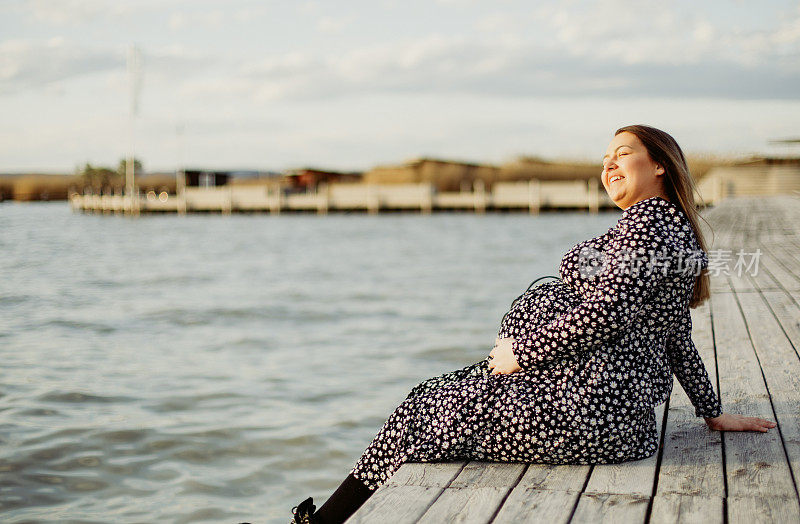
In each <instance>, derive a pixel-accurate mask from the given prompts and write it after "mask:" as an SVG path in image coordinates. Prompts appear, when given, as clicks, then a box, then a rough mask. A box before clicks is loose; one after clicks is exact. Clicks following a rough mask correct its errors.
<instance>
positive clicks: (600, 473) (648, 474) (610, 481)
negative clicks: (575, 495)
mask: <svg viewBox="0 0 800 524" xmlns="http://www.w3.org/2000/svg"><path fill="white" fill-rule="evenodd" d="M655 411H656V424H657V425H658V429H659V435H661V433H662V431H663V430H664V425H663V420H664V405H663V404H662V405H660V406H658V407H657V408H656V410H655ZM657 463H658V453H657V452H656V453H655V454H654V455H653V456H652V457H648V458H645V459H642V460H635V461H632V462H624V463H622V464H601V465H598V466H595V467H594V468H593V469H592V473H591V475H590V477H589V483H588V484H587V485H586V489H585V492H586V493H621V494H635V495H641V496H645V497H650V496H651V495H652V494H653V484H654V482H655V478H656V465H657Z"/></svg>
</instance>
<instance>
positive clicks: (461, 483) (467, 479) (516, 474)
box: [450, 461, 526, 488]
mask: <svg viewBox="0 0 800 524" xmlns="http://www.w3.org/2000/svg"><path fill="white" fill-rule="evenodd" d="M525 468H526V465H525V464H521V463H515V462H479V461H474V462H468V463H467V465H466V466H464V469H463V470H461V473H459V475H458V476H457V477H456V478H455V479H454V480H453V482H452V483H451V484H450V486H451V487H453V488H474V487H484V486H487V487H508V488H513V487H514V486H516V485H517V483H518V482H519V480H520V478H521V477H522V474H523V473H525Z"/></svg>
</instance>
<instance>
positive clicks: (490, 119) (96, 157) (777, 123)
mask: <svg viewBox="0 0 800 524" xmlns="http://www.w3.org/2000/svg"><path fill="white" fill-rule="evenodd" d="M131 46H136V48H137V49H138V50H139V51H140V53H141V56H142V76H141V90H140V96H139V104H138V111H137V113H136V115H135V116H134V117H133V118H131V116H130V113H131V111H130V107H131V103H130V95H129V93H130V82H129V74H128V71H127V67H126V57H127V55H128V53H129V49H130V47H131ZM0 114H2V123H1V124H0V172H22V171H40V172H64V173H68V172H74V170H75V169H76V168H77V167H78V166H82V165H83V164H85V163H86V162H90V163H92V164H95V165H113V166H115V165H116V164H117V162H118V161H119V159H120V158H122V157H123V156H125V154H126V153H127V152H128V151H129V150H130V148H131V143H133V144H134V149H135V151H136V156H137V157H138V158H140V159H141V160H142V162H143V164H144V167H145V169H146V170H148V171H168V170H173V169H175V168H176V167H178V166H187V167H195V168H207V169H258V170H282V169H287V168H297V167H321V168H329V169H339V170H363V169H369V168H370V167H373V166H375V165H385V164H397V163H401V162H404V161H407V160H409V159H412V158H416V157H420V156H432V157H437V158H446V159H452V160H463V161H471V162H486V163H503V162H508V161H511V160H513V159H514V158H516V157H518V156H520V155H533V156H539V157H544V158H550V159H575V160H586V161H596V162H597V163H598V165H599V163H600V158H601V157H602V155H603V154H604V152H605V149H606V147H607V146H608V143H609V142H610V140H611V138H612V137H613V133H614V131H615V130H616V129H617V128H619V127H621V126H623V125H627V124H633V123H641V124H648V125H653V126H655V127H659V128H661V129H663V130H665V131H667V132H669V133H670V134H672V135H673V136H674V137H675V138H676V139H677V140H678V142H679V143H680V144H681V146H682V147H683V149H684V151H685V152H686V153H688V154H714V155H736V156H746V155H753V154H793V155H796V154H800V151H798V149H797V148H792V147H789V146H779V145H775V144H771V143H770V141H771V140H775V139H785V138H795V137H798V136H800V2H798V1H794V2H789V1H782V0H774V1H769V0H765V1H762V2H746V1H732V0H728V1H726V0H709V1H706V2H694V1H684V0H679V1H670V2H663V1H659V2H655V1H650V0H639V1H632V0H628V1H621V0H597V1H570V0H560V1H552V0H540V1H538V2H530V1H522V0H491V1H477V0H476V1H470V0H425V1H417V0H403V1H400V0H369V1H366V0H364V1H361V0H358V1H355V0H339V1H337V2H330V1H329V2H322V1H304V0H294V1H270V0H259V1H247V0H226V1H225V2H222V1H217V2H211V1H205V0H191V1H190V0H136V1H123V0H118V1H103V0H26V1H23V0H3V1H2V2H0ZM131 121H132V122H133V125H131V124H130V122H131Z"/></svg>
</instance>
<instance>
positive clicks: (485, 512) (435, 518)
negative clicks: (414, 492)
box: [392, 486, 511, 524]
mask: <svg viewBox="0 0 800 524" xmlns="http://www.w3.org/2000/svg"><path fill="white" fill-rule="evenodd" d="M510 490H511V488H510V487H494V486H480V487H461V488H453V487H449V488H446V489H445V490H444V491H443V492H442V494H441V495H440V496H439V498H438V499H436V502H434V504H433V505H432V506H431V507H430V508H429V509H428V511H427V512H425V514H424V515H423V516H422V518H421V519H420V520H419V522H420V524H439V523H441V522H464V523H476V524H477V523H481V524H483V523H485V522H489V521H490V520H491V519H492V516H493V515H494V514H495V513H496V512H497V508H498V507H499V506H500V504H501V503H502V502H503V500H504V499H505V498H506V496H507V495H508V492H509V491H510ZM393 521H394V520H392V522H393Z"/></svg>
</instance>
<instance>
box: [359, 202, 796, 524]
mask: <svg viewBox="0 0 800 524" xmlns="http://www.w3.org/2000/svg"><path fill="white" fill-rule="evenodd" d="M703 216H704V217H705V218H706V220H708V222H709V223H710V224H711V226H712V227H713V229H714V231H715V237H714V238H713V242H712V236H711V234H710V233H708V232H706V241H707V244H708V251H709V255H710V256H709V258H710V259H713V258H715V257H716V258H717V259H718V260H723V259H725V257H726V255H727V254H730V257H731V258H730V260H729V261H728V263H727V264H725V265H724V266H723V267H719V266H718V267H719V271H718V272H717V274H714V272H713V271H712V275H711V282H712V296H711V299H710V300H709V301H707V302H706V303H704V304H703V305H702V306H700V307H699V308H696V309H693V310H692V322H693V339H694V342H695V345H696V346H697V348H698V350H699V351H700V354H701V356H702V358H703V360H704V361H705V363H706V367H707V369H708V371H709V375H710V377H711V380H712V382H713V383H714V385H715V388H716V389H717V391H718V393H719V394H720V395H721V399H722V405H723V409H724V410H725V411H726V412H729V413H738V414H743V415H749V416H758V417H762V418H766V419H769V420H775V421H776V422H777V423H778V426H777V427H776V428H773V429H771V430H770V431H769V432H768V433H751V432H725V433H721V432H717V431H711V430H709V429H708V428H707V427H706V425H705V423H704V421H703V419H702V418H699V417H695V415H694V408H693V407H692V406H691V403H690V402H689V399H688V398H687V397H686V395H685V393H684V392H683V390H682V389H681V387H680V385H679V384H678V382H677V381H676V382H675V385H674V388H673V393H672V396H671V397H670V399H669V400H668V401H667V403H665V404H664V405H662V406H660V407H659V408H658V409H657V416H658V420H660V421H661V435H662V437H661V443H662V444H661V446H660V449H659V451H658V453H657V454H656V455H654V456H653V457H651V458H648V459H644V460H640V461H635V462H628V463H625V464H616V465H598V466H552V465H541V464H519V463H486V462H451V463H429V464H419V463H409V464H405V465H403V466H402V467H401V468H400V469H399V470H398V471H397V472H396V473H395V475H394V476H393V477H392V478H391V479H390V480H389V482H388V483H386V484H385V485H384V486H382V487H381V488H380V489H379V490H378V491H377V492H376V493H375V494H374V495H373V496H372V498H370V499H369V500H368V501H367V502H366V504H365V505H364V506H362V508H361V509H360V510H359V511H358V512H357V513H356V514H355V515H353V517H352V518H351V519H350V520H348V522H350V523H383V522H391V523H393V524H401V523H415V522H430V523H440V522H467V523H471V522H475V523H488V522H495V523H498V522H547V523H551V522H552V523H566V522H610V523H611V522H613V523H619V522H623V523H628V522H630V523H634V522H635V523H644V522H658V523H661V522H691V523H694V522H702V523H704V524H705V523H709V524H713V523H719V524H722V523H743V524H753V523H757V522H779V523H784V522H800V502H798V490H797V486H798V481H800V478H798V476H800V356H798V352H799V351H800V197H797V196H777V197H761V198H731V199H727V200H723V201H722V202H720V203H719V204H718V205H717V206H715V207H714V208H709V209H706V210H705V211H704V212H703ZM704 227H705V228H706V231H708V227H707V226H706V225H705V224H704ZM715 250H720V252H719V253H718V254H714V253H713V252H714V251H715ZM739 250H742V251H743V252H745V253H753V252H756V250H760V254H759V255H758V256H757V257H756V259H757V260H758V267H757V271H755V269H754V268H753V267H752V266H751V268H750V269H749V270H744V269H743V270H742V271H741V272H739V271H738V270H735V269H734V267H735V261H736V259H737V252H738V251H739ZM752 258H753V257H752V256H751V255H747V256H746V257H745V259H746V261H748V262H749V261H751V259H752ZM739 273H740V274H739Z"/></svg>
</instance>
